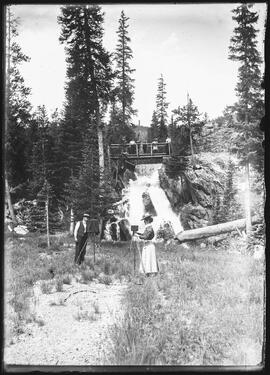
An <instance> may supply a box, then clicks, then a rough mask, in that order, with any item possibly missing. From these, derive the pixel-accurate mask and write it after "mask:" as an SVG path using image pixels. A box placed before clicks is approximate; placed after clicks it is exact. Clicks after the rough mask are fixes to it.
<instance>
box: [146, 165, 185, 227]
mask: <svg viewBox="0 0 270 375" xmlns="http://www.w3.org/2000/svg"><path fill="white" fill-rule="evenodd" d="M148 193H149V195H150V198H151V201H152V203H153V206H154V207H155V210H156V212H157V218H158V219H159V223H161V222H162V221H170V222H171V224H172V227H173V230H174V232H175V233H176V234H177V233H179V232H182V231H183V227H182V224H181V222H180V219H179V218H178V217H177V215H176V214H175V213H174V212H173V210H172V208H171V204H170V202H169V200H168V198H167V196H166V194H165V191H164V190H163V189H162V188H161V187H160V183H159V175H158V171H155V172H154V173H153V175H152V176H151V185H150V187H149V188H148Z"/></svg>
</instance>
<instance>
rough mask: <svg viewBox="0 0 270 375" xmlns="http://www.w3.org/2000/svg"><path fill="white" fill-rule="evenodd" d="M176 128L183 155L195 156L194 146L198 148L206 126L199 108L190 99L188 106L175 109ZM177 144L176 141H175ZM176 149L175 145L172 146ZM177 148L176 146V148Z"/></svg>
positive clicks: (179, 147) (179, 146)
mask: <svg viewBox="0 0 270 375" xmlns="http://www.w3.org/2000/svg"><path fill="white" fill-rule="evenodd" d="M172 112H173V114H174V128H176V129H178V134H179V137H178V139H177V141H179V143H178V149H179V150H180V152H181V153H182V154H187V153H190V152H191V155H192V156H193V155H194V151H195V150H194V146H195V147H196V146H198V145H199V142H200V136H201V131H202V127H203V125H204V122H203V120H202V119H201V115H200V112H199V110H198V107H197V106H196V105H195V104H193V102H192V100H191V99H190V98H189V97H188V102H187V105H184V106H182V107H180V106H179V107H178V108H177V109H174V110H173V111H172ZM173 141H174V142H176V140H175V139H174V140H173ZM172 147H173V148H174V145H172ZM176 147H177V146H176V145H175V148H176Z"/></svg>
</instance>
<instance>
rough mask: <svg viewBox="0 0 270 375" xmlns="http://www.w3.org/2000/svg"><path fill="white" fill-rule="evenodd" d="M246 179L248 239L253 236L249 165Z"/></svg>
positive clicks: (247, 165) (246, 168)
mask: <svg viewBox="0 0 270 375" xmlns="http://www.w3.org/2000/svg"><path fill="white" fill-rule="evenodd" d="M245 177H246V184H245V185H246V186H245V211H246V234H247V238H249V237H250V235H251V229H252V226H251V213H250V181H249V180H250V175H249V163H248V162H247V163H246V165H245Z"/></svg>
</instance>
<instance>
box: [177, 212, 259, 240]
mask: <svg viewBox="0 0 270 375" xmlns="http://www.w3.org/2000/svg"><path fill="white" fill-rule="evenodd" d="M259 222H260V219H259V218H258V217H256V216H255V217H253V218H252V224H258V223H259ZM245 226H246V219H239V220H234V221H229V222H227V223H222V224H216V225H210V226H209V227H203V228H197V229H191V230H186V231H184V232H180V233H178V234H177V235H176V237H175V238H176V239H177V240H178V241H180V242H186V241H192V240H199V239H202V238H206V237H211V236H216V235H218V234H221V233H227V232H232V231H234V230H237V229H243V228H245Z"/></svg>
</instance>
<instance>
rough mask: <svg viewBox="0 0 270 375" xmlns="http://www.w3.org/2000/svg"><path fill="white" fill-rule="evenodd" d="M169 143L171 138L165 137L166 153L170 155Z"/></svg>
mask: <svg viewBox="0 0 270 375" xmlns="http://www.w3.org/2000/svg"><path fill="white" fill-rule="evenodd" d="M170 145H171V138H169V137H167V139H166V153H167V154H168V155H170Z"/></svg>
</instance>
